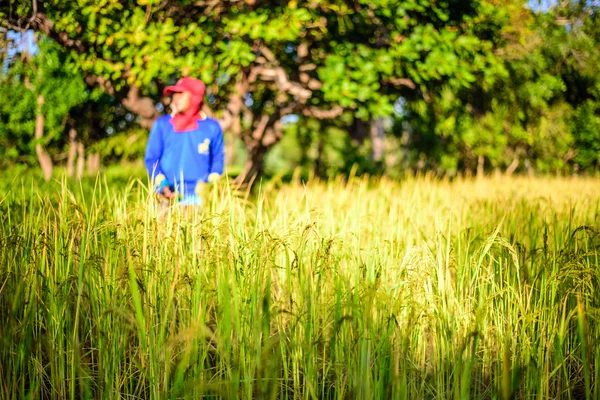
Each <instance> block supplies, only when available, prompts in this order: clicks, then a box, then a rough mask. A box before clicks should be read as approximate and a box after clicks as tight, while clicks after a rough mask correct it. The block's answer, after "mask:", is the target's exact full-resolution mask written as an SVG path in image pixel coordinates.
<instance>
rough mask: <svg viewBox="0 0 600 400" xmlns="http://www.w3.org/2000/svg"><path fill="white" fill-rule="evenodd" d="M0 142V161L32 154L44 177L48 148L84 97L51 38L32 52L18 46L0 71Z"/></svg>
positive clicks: (47, 168) (48, 165) (80, 81)
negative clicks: (15, 54)
mask: <svg viewBox="0 0 600 400" xmlns="http://www.w3.org/2000/svg"><path fill="white" fill-rule="evenodd" d="M0 95H2V98H3V99H4V101H3V102H2V103H1V104H0V145H1V146H2V147H3V148H4V150H5V152H6V156H5V157H4V159H3V160H2V162H3V163H7V162H12V161H15V160H16V159H18V158H19V157H21V158H23V160H24V161H29V162H31V160H29V159H28V157H31V156H32V155H33V154H36V156H37V160H38V162H39V163H40V165H41V167H42V170H43V172H44V177H45V178H46V179H47V180H48V179H50V177H51V176H52V167H53V162H52V158H51V156H50V154H49V153H48V151H47V148H48V147H49V146H53V145H56V144H57V143H59V142H60V139H61V137H62V135H63V132H64V129H65V125H66V123H67V120H68V115H69V112H70V110H71V109H73V108H74V107H76V106H78V105H80V104H82V103H84V102H85V101H86V99H87V98H88V93H87V92H86V86H85V83H84V82H83V78H82V77H81V75H79V74H77V73H76V72H75V71H74V70H73V68H69V65H68V63H66V62H65V59H64V55H63V54H62V53H61V51H60V48H59V47H58V46H57V45H56V44H55V43H53V42H52V41H50V40H47V39H45V40H42V41H40V43H39V52H38V53H37V54H36V55H34V56H31V55H30V54H29V53H28V50H27V49H26V48H21V56H20V57H13V59H12V61H11V62H10V63H8V64H6V71H5V72H4V73H2V74H1V75H0Z"/></svg>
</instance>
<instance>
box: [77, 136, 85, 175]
mask: <svg viewBox="0 0 600 400" xmlns="http://www.w3.org/2000/svg"><path fill="white" fill-rule="evenodd" d="M84 169H85V147H84V146H83V142H78V143H77V179H79V180H81V178H83V171H84Z"/></svg>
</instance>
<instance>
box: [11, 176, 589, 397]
mask: <svg viewBox="0 0 600 400" xmlns="http://www.w3.org/2000/svg"><path fill="white" fill-rule="evenodd" d="M599 212H600V181H599V180H597V179H592V178H588V179H585V178H537V179H526V178H510V179H508V178H487V179H480V180H472V179H457V180H454V181H448V180H440V179H435V178H432V177H427V176H422V177H416V178H410V179H407V180H405V181H402V182H393V181H388V180H386V179H368V178H350V179H348V180H345V179H338V180H332V181H329V182H319V181H311V182H308V183H301V182H299V181H298V180H295V181H293V182H291V183H286V184H283V183H280V182H277V181H271V182H269V183H266V184H263V185H262V186H261V187H259V188H258V189H257V191H256V193H254V194H249V193H246V192H241V193H240V192H237V191H236V190H234V188H232V187H231V186H230V185H229V184H228V183H226V182H225V183H221V184H220V185H219V186H214V187H211V188H209V189H208V190H207V191H206V193H205V205H204V207H203V208H202V209H201V210H192V211H190V210H183V209H179V208H177V207H173V208H172V209H170V210H168V211H167V212H164V210H161V209H160V208H159V207H157V204H156V202H155V199H154V198H153V196H152V194H151V193H150V192H149V191H148V189H147V188H146V185H145V182H142V181H138V180H130V181H129V183H128V184H127V185H126V186H119V185H113V184H112V183H111V182H110V181H109V178H106V177H104V178H100V179H98V180H96V181H95V182H87V183H83V184H81V185H75V184H72V183H68V182H66V181H60V182H55V183H53V184H51V185H47V186H45V187H39V186H38V185H37V184H35V183H32V182H31V181H26V180H23V181H21V182H19V183H16V184H15V183H13V184H12V185H11V186H10V188H9V189H5V190H4V192H3V193H2V194H0V398H6V399H9V398H44V399H45V398H48V399H65V398H70V399H75V398H84V399H96V398H98V399H117V398H152V399H167V398H168V399H175V398H246V399H249V398H261V399H262V398H267V399H282V398H285V399H314V398H324V399H338V398H391V399H409V398H410V399H415V398H425V399H427V398H431V399H433V398H436V399H446V398H448V399H450V398H452V399H468V398H476V399H480V398H490V399H512V398H517V399H522V398H537V399H555V398H565V399H583V398H585V399H598V398H600V389H599V387H598V383H599V382H600V376H599V374H600V372H598V368H596V366H597V365H598V364H599V363H600V346H598V341H599V340H600V326H599V324H598V322H599V318H600V313H599V311H600V296H599V295H598V288H599V287H600V268H599V267H600V262H599V255H600V236H599V233H600V231H599V227H600V220H599Z"/></svg>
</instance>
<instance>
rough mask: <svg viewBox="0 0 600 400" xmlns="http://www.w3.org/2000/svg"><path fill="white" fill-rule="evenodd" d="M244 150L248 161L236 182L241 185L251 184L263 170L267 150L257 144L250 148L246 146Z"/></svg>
mask: <svg viewBox="0 0 600 400" xmlns="http://www.w3.org/2000/svg"><path fill="white" fill-rule="evenodd" d="M246 149H247V150H248V160H246V163H245V164H244V169H243V170H242V173H241V174H240V176H238V177H237V179H236V181H237V183H242V184H252V183H254V181H255V180H256V179H257V178H259V177H260V176H261V175H262V174H263V172H264V170H265V156H266V155H267V151H268V150H269V148H268V147H265V146H263V145H261V144H259V143H258V144H255V145H254V146H251V147H250V148H248V146H246Z"/></svg>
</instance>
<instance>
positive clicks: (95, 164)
mask: <svg viewBox="0 0 600 400" xmlns="http://www.w3.org/2000/svg"><path fill="white" fill-rule="evenodd" d="M87 171H88V175H91V176H94V175H96V174H97V173H98V171H100V154H98V153H92V154H89V155H88V158H87Z"/></svg>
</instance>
